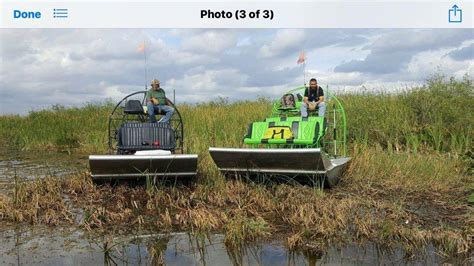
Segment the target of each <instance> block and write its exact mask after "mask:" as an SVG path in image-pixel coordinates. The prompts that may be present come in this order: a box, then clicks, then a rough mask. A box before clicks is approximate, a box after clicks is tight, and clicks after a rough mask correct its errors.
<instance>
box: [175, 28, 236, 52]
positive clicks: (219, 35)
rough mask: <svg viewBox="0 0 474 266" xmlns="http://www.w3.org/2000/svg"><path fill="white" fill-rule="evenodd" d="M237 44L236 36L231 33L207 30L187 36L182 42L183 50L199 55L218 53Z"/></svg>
mask: <svg viewBox="0 0 474 266" xmlns="http://www.w3.org/2000/svg"><path fill="white" fill-rule="evenodd" d="M236 44H237V37H236V34H235V33H234V32H232V31H223V30H209V31H204V32H202V33H199V34H196V35H190V36H187V38H185V39H184V40H183V42H182V48H183V49H184V50H188V51H193V52H199V53H211V54H215V53H220V52H222V51H223V50H225V49H227V48H230V47H233V46H235V45H236Z"/></svg>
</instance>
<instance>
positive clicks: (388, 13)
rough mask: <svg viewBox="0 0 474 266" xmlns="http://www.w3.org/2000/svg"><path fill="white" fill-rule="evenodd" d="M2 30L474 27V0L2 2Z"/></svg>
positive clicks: (0, 14)
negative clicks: (473, 12) (473, 0)
mask: <svg viewBox="0 0 474 266" xmlns="http://www.w3.org/2000/svg"><path fill="white" fill-rule="evenodd" d="M1 3H2V8H1V13H0V16H1V24H0V26H1V27H2V28H472V27H473V14H472V11H473V2H472V1H456V2H453V1H437V2H433V1H259V2H251V1H240V2H237V1H224V2H222V1H221V2H216V1H206V2H198V1H173V2H171V1H139V2H132V1H130V2H127V1H112V0H106V1H104V0H103V1H94V2H91V1H80V2H76V1H34V2H25V1H2V2H1Z"/></svg>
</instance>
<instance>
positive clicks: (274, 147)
mask: <svg viewBox="0 0 474 266" xmlns="http://www.w3.org/2000/svg"><path fill="white" fill-rule="evenodd" d="M306 88H307V87H305V86H303V87H299V88H296V89H294V90H291V91H288V92H287V93H285V95H283V97H282V98H281V99H278V100H276V101H275V102H274V103H273V108H272V113H271V115H270V116H269V117H267V118H266V119H264V120H263V121H257V122H253V123H251V124H250V125H249V126H248V131H247V134H246V135H245V136H244V137H243V143H242V147H239V148H225V147H211V148H209V153H210V155H211V157H212V159H213V160H214V162H215V163H216V165H217V167H218V169H219V170H220V172H221V173H223V174H224V175H225V176H233V177H236V176H237V177H245V178H248V179H251V180H265V179H266V178H272V179H274V178H277V179H280V180H285V181H296V182H301V181H303V182H306V181H318V182H320V184H322V183H324V184H325V185H327V186H329V187H332V186H334V185H336V184H337V183H338V181H339V177H340V176H341V175H342V174H343V172H344V170H345V169H346V167H347V164H348V162H349V161H350V158H349V157H347V147H346V144H347V140H346V139H347V137H346V135H347V130H346V115H345V112H344V108H343V106H342V104H341V102H340V101H339V100H338V99H337V97H335V96H334V95H333V94H331V93H329V92H328V91H327V88H326V99H325V102H326V106H327V108H326V113H325V116H324V117H323V116H318V110H317V109H314V110H310V111H309V114H308V116H307V117H302V116H301V113H300V107H301V105H302V104H303V96H302V95H304V92H305V90H306Z"/></svg>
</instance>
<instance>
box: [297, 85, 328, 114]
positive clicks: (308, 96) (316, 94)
mask: <svg viewBox="0 0 474 266" xmlns="http://www.w3.org/2000/svg"><path fill="white" fill-rule="evenodd" d="M316 107H318V108H319V109H318V116H324V112H325V111H326V104H325V103H324V91H323V88H321V87H319V86H318V81H317V80H316V79H315V78H312V79H311V80H310V81H309V88H306V90H305V92H304V98H303V103H302V104H301V109H300V111H301V116H302V117H307V116H308V109H309V110H314V109H316Z"/></svg>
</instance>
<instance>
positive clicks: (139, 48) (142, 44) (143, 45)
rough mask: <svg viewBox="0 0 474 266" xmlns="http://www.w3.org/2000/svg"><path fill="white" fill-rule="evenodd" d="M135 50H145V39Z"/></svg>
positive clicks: (141, 51)
mask: <svg viewBox="0 0 474 266" xmlns="http://www.w3.org/2000/svg"><path fill="white" fill-rule="evenodd" d="M137 51H138V52H140V53H143V52H145V41H143V42H142V43H140V45H139V46H138V48H137Z"/></svg>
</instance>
